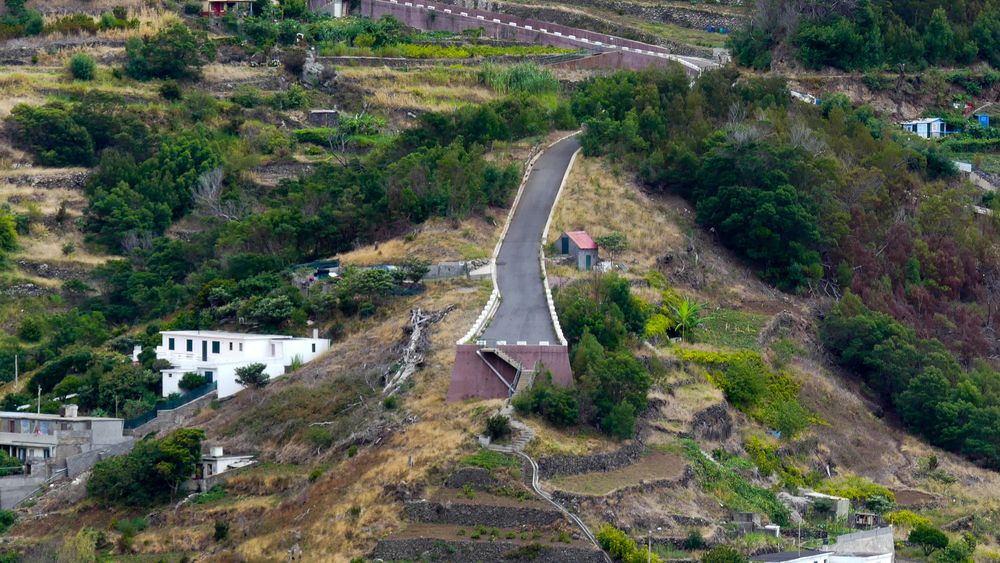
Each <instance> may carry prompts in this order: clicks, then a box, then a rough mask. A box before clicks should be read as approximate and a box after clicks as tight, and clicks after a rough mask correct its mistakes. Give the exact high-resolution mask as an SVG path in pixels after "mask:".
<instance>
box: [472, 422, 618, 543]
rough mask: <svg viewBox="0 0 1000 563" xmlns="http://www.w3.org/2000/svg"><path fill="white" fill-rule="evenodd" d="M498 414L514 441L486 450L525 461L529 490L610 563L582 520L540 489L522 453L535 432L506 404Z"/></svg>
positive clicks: (532, 465)
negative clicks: (507, 423) (504, 419)
mask: <svg viewBox="0 0 1000 563" xmlns="http://www.w3.org/2000/svg"><path fill="white" fill-rule="evenodd" d="M500 414H503V415H506V416H508V417H510V426H511V428H512V429H513V430H514V439H513V440H512V441H511V444H510V445H509V446H499V445H494V444H490V445H489V446H487V449H490V450H493V451H495V452H501V453H506V454H513V455H517V456H520V457H521V458H522V459H524V460H525V461H527V462H528V466H529V467H530V468H531V489H532V490H533V491H534V492H535V495H537V496H538V497H539V498H541V499H542V500H544V501H546V502H548V503H549V504H551V505H552V506H554V507H555V508H556V509H558V510H559V512H561V513H562V514H563V515H564V516H565V517H566V518H568V519H569V520H570V522H573V523H574V524H575V525H576V526H577V527H578V528H579V529H580V532H581V533H582V534H583V536H584V537H585V538H587V539H588V540H589V541H590V542H591V543H593V544H594V546H595V547H596V548H597V549H598V550H600V552H601V555H602V556H603V557H604V561H605V563H612V561H611V558H610V557H608V554H607V553H605V552H604V550H603V549H601V544H600V543H598V541H597V538H596V537H594V534H593V533H592V532H591V531H590V528H588V527H587V525H586V524H584V522H583V520H581V519H580V517H579V516H577V515H576V514H573V513H571V512H569V511H568V510H566V509H565V508H563V506H562V505H561V504H559V503H558V502H556V501H555V500H553V499H552V495H550V494H549V493H547V492H546V491H545V490H544V489H542V485H541V483H540V481H539V472H538V463H536V462H535V460H533V459H531V456H529V455H528V454H526V453H524V448H525V446H527V445H528V444H529V443H531V441H532V440H534V439H535V431H534V430H532V429H531V427H530V426H528V425H527V424H524V423H523V422H521V421H519V420H515V419H514V418H513V417H512V416H511V415H512V414H513V407H511V406H510V404H509V403H508V404H507V406H505V407H504V408H503V409H501V410H500Z"/></svg>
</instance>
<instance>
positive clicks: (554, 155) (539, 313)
mask: <svg viewBox="0 0 1000 563" xmlns="http://www.w3.org/2000/svg"><path fill="white" fill-rule="evenodd" d="M579 148H580V142H579V141H578V140H577V137H576V136H575V135H574V136H572V137H567V138H566V139H563V140H561V141H559V142H557V143H555V144H554V145H552V146H551V147H549V148H548V149H546V150H545V152H544V153H542V155H541V156H540V157H539V158H538V160H537V161H536V162H535V164H534V166H533V167H532V169H531V172H530V173H529V174H528V180H527V182H526V183H525V185H524V191H523V192H522V193H521V200H520V201H519V202H518V204H517V208H516V209H515V210H514V217H513V218H512V219H511V223H510V226H509V227H508V229H507V236H506V237H505V238H504V240H503V243H502V244H501V246H500V252H499V254H498V255H497V259H496V269H497V270H496V271H497V285H498V287H499V289H500V295H501V296H502V298H501V300H500V307H499V308H498V309H497V311H496V313H495V314H494V315H493V319H492V321H491V322H490V324H489V326H488V327H487V328H486V331H485V332H484V333H483V335H482V336H481V337H480V338H479V340H485V341H486V342H487V344H490V345H492V344H496V343H497V342H506V343H507V344H517V343H519V342H524V343H526V344H528V345H538V344H539V343H543V342H544V343H548V344H552V345H556V344H559V338H558V337H557V336H556V330H555V325H554V324H553V322H552V317H551V316H550V314H549V307H548V302H547V300H546V298H545V286H544V285H543V283H542V267H541V264H540V263H539V255H538V252H539V247H540V245H541V241H542V236H543V235H544V232H543V231H544V230H545V224H546V223H547V222H548V219H549V214H550V213H551V211H552V206H553V205H554V204H555V201H556V196H557V195H558V194H559V188H560V187H561V186H562V181H563V178H564V177H565V175H566V171H567V169H568V168H569V165H570V162H571V161H572V159H573V155H574V154H575V153H576V151H577V150H578V149H579Z"/></svg>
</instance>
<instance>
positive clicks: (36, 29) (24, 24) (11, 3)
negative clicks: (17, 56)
mask: <svg viewBox="0 0 1000 563" xmlns="http://www.w3.org/2000/svg"><path fill="white" fill-rule="evenodd" d="M25 3H26V0H4V5H6V6H7V13H6V14H4V16H3V18H2V19H0V39H13V38H14V37H21V36H23V35H38V34H40V33H41V32H42V30H43V28H44V20H43V19H42V14H41V12H39V11H38V10H30V9H28V8H26V7H25Z"/></svg>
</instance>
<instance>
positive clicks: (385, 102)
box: [337, 67, 496, 111]
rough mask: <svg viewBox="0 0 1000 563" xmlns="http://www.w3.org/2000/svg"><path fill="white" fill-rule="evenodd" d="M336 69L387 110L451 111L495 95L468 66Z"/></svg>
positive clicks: (486, 99)
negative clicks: (406, 68)
mask: <svg viewBox="0 0 1000 563" xmlns="http://www.w3.org/2000/svg"><path fill="white" fill-rule="evenodd" d="M337 72H338V73H339V74H340V75H341V76H342V77H343V78H345V79H347V80H349V81H351V82H352V83H355V84H357V85H358V86H359V87H360V88H362V89H364V90H366V91H368V92H371V96H372V99H373V100H374V103H375V105H377V106H379V107H381V108H385V109H388V110H421V111H451V110H454V109H455V108H457V107H458V106H460V105H464V104H468V103H480V102H484V101H488V100H492V99H494V98H496V94H495V93H494V92H493V91H491V90H489V89H487V88H485V87H482V86H480V85H479V84H478V81H477V78H476V74H475V70H474V69H469V68H466V67H449V68H421V69H413V70H399V69H390V68H387V67H381V68H379V67H345V68H339V69H338V70H337Z"/></svg>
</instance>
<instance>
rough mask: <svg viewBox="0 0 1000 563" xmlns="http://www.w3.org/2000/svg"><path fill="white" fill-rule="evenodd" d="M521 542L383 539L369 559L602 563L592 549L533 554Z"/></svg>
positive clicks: (543, 550) (550, 549) (555, 549)
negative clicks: (526, 551) (522, 549)
mask: <svg viewBox="0 0 1000 563" xmlns="http://www.w3.org/2000/svg"><path fill="white" fill-rule="evenodd" d="M523 547H524V545H523V544H521V545H519V544H516V543H512V542H504V541H494V542H473V541H444V540H438V539H432V538H413V539H400V540H382V541H380V542H379V543H378V545H377V546H376V547H375V551H374V552H373V553H372V555H371V558H372V559H373V560H376V561H379V560H381V561H418V560H419V561H505V562H516V561H532V562H534V563H604V558H603V557H602V556H601V552H599V551H597V550H593V549H581V548H576V547H564V546H556V545H544V544H543V547H542V548H541V550H539V552H538V554H537V555H536V556H530V555H528V554H527V553H525V555H524V556H520V557H519V553H522V552H519V550H520V549H521V548H523Z"/></svg>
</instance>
